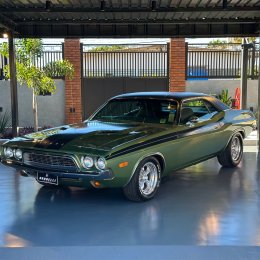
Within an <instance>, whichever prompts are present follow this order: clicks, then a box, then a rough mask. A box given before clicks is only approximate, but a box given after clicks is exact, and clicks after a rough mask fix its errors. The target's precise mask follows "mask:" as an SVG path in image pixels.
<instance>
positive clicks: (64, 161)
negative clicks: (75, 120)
mask: <svg viewBox="0 0 260 260" xmlns="http://www.w3.org/2000/svg"><path fill="white" fill-rule="evenodd" d="M255 125H256V120H255V117H254V115H253V113H252V112H250V111H248V110H233V109H230V108H229V107H228V106H226V105H225V104H224V103H222V102H221V101H219V100H218V99H216V98H214V97H212V96H208V95H205V94H199V93H189V92H179V93H171V92H146V93H141V92H140V93H131V94H124V95H119V96H116V97H114V98H112V99H110V100H109V101H108V102H106V103H105V104H104V105H103V106H101V108H99V109H98V110H97V112H95V113H94V114H93V115H92V116H91V117H90V118H89V119H87V120H86V121H84V122H82V123H79V124H73V125H65V126H61V127H56V128H52V129H48V130H44V131H40V132H36V133H32V134H27V135H25V136H23V137H17V138H14V139H12V140H10V141H8V142H6V143H5V144H4V145H3V146H2V148H1V161H2V163H3V164H5V165H8V166H11V167H14V168H16V169H19V170H21V174H22V175H23V176H32V177H34V178H35V179H36V180H37V181H38V182H39V183H41V184H43V185H53V186H54V185H57V186H63V185H64V186H80V187H88V186H90V185H92V186H93V187H95V188H97V189H99V188H113V187H122V188H123V191H124V194H125V196H126V197H127V198H128V199H130V200H132V201H146V200H149V199H151V198H153V197H154V196H155V194H156V193H157V191H158V188H159V186H160V180H161V178H162V177H164V176H167V175H169V174H170V173H172V172H173V171H175V170H178V169H182V168H185V167H188V166H191V165H194V164H197V163H199V162H202V161H205V160H207V159H209V158H212V157H215V156H217V158H218V160H219V163H220V164H221V165H222V166H224V167H236V166H237V165H238V164H239V163H240V161H241V159H242V155H243V139H244V138H245V137H246V136H247V135H248V134H249V133H250V132H251V131H252V130H253V129H254V128H255Z"/></svg>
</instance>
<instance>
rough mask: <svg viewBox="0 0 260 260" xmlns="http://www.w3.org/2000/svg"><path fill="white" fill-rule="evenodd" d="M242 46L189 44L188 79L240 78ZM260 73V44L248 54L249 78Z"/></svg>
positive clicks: (253, 77) (255, 76)
mask: <svg viewBox="0 0 260 260" xmlns="http://www.w3.org/2000/svg"><path fill="white" fill-rule="evenodd" d="M241 66H242V60H241V44H217V45H214V46H210V45H208V44H200V45H198V44H196V45H194V44H189V45H188V49H187V78H188V79H196V78H198V79H217V78H239V77H240V74H241ZM258 73H259V44H255V48H254V49H250V50H249V54H248V77H249V78H252V79H255V78H257V77H258Z"/></svg>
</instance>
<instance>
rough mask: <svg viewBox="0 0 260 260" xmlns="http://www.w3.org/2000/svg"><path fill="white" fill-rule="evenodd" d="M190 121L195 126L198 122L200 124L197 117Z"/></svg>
mask: <svg viewBox="0 0 260 260" xmlns="http://www.w3.org/2000/svg"><path fill="white" fill-rule="evenodd" d="M189 121H190V122H191V123H192V124H195V123H198V122H199V118H198V117H196V116H193V117H191V118H190V120H189Z"/></svg>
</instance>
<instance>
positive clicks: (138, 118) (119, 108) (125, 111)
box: [92, 99, 177, 124]
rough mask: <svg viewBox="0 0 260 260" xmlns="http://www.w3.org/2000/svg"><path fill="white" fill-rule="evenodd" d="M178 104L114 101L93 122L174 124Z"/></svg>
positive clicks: (142, 100)
mask: <svg viewBox="0 0 260 260" xmlns="http://www.w3.org/2000/svg"><path fill="white" fill-rule="evenodd" d="M176 110H177V103H176V102H175V101H172V100H158V99H113V100H111V101H109V102H108V103H107V104H106V105H105V106H104V107H103V108H102V109H101V110H100V111H98V112H97V113H96V114H95V115H94V116H93V118H92V120H99V121H113V122H124V121H131V122H146V123H159V124H173V123H174V122H175V116H176Z"/></svg>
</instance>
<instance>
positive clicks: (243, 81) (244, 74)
mask: <svg viewBox="0 0 260 260" xmlns="http://www.w3.org/2000/svg"><path fill="white" fill-rule="evenodd" d="M241 47H242V51H241V55H242V59H241V61H242V64H241V92H240V93H241V94H240V100H241V108H242V109H246V108H247V67H248V66H247V65H248V44H246V42H245V39H244V40H243V43H242V45H241Z"/></svg>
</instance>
